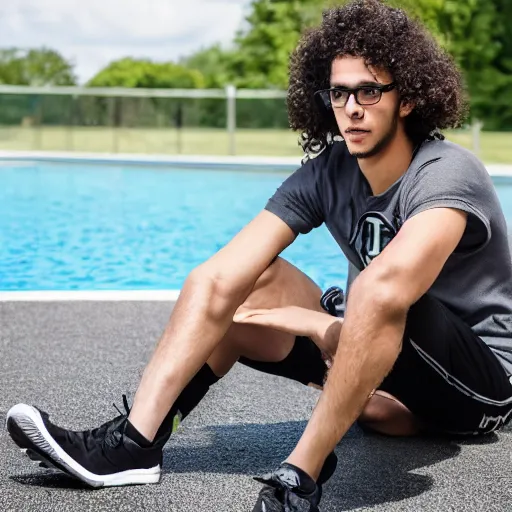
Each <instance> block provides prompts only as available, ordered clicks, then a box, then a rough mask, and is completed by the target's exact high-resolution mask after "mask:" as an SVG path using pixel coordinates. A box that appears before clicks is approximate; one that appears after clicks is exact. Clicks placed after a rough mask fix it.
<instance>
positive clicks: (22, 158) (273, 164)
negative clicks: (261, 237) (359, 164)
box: [0, 151, 512, 177]
mask: <svg viewBox="0 0 512 512" xmlns="http://www.w3.org/2000/svg"><path fill="white" fill-rule="evenodd" d="M0 162H61V163H66V162H67V163H81V162H89V163H95V164H123V165H153V166H176V167H181V168H194V167H195V168H198V167H199V168H202V169H220V168H222V169H224V170H227V169H236V168H244V169H251V170H254V169H262V170H267V171H270V170H276V171H290V172H291V171H294V170H296V169H297V168H299V167H300V165H301V158H300V157H260V156H215V155H158V154H157V155H146V154H132V153H81V152H64V151H63V152H60V151H0ZM484 165H485V167H486V169H487V171H488V172H489V174H490V175H491V176H496V177H512V164H492V163H487V164H484Z"/></svg>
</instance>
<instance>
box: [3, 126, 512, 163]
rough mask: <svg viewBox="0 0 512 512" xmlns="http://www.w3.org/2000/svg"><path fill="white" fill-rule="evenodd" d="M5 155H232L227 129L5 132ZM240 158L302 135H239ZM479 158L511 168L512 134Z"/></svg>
mask: <svg viewBox="0 0 512 512" xmlns="http://www.w3.org/2000/svg"><path fill="white" fill-rule="evenodd" d="M446 135H447V138H448V139H450V140H453V141H454V142H456V143H458V144H461V145H462V146H464V147H467V148H469V149H472V135H471V132H470V131H464V130H460V131H453V132H448V133H447V134H446ZM0 150H25V151H27V150H43V151H80V152H100V153H101V152H114V153H151V154H179V153H180V154H185V155H192V154H194V155H227V154H229V140H228V136H227V133H226V132H225V131H224V130H213V129H212V130H208V129H204V130H201V129H184V130H182V131H181V133H178V132H177V131H176V130H175V129H132V128H116V129H113V128H104V127H87V128H82V127H77V128H71V129H69V128H66V127H47V126H45V127H42V128H22V127H0ZM236 154H237V155H255V156H256V155H257V156H297V157H299V156H300V155H301V151H300V148H299V146H298V145H297V135H296V134H295V133H293V132H291V131H287V130H244V129H239V130H237V132H236ZM480 157H481V158H482V160H483V161H484V162H487V163H508V164H512V133H497V132H482V133H481V137H480Z"/></svg>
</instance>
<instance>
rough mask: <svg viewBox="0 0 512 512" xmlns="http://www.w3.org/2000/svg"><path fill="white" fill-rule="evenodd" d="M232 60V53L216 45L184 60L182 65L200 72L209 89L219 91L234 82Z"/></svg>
mask: <svg viewBox="0 0 512 512" xmlns="http://www.w3.org/2000/svg"><path fill="white" fill-rule="evenodd" d="M232 60H233V52H232V51H228V50H223V49H222V48H221V46H220V45H218V44H215V45H213V46H211V47H209V48H202V49H201V50H199V51H198V52H196V53H194V54H192V55H191V56H189V57H186V58H184V59H182V60H181V61H180V64H181V65H183V66H185V67H186V68H188V69H196V70H198V71H199V72H200V73H201V74H202V75H203V77H204V81H205V86H206V87H207V88H208V89H219V88H223V87H224V86H226V85H227V84H229V83H231V81H232V80H233V75H232V72H231V62H232Z"/></svg>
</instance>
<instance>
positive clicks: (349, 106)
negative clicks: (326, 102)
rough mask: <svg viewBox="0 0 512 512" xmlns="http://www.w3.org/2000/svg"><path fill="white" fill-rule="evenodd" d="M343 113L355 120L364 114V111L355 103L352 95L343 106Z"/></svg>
mask: <svg viewBox="0 0 512 512" xmlns="http://www.w3.org/2000/svg"><path fill="white" fill-rule="evenodd" d="M345 112H346V113H347V116H348V117H350V118H356V119H359V118H361V117H362V115H363V113H364V109H363V107H361V105H359V104H358V103H357V101H356V97H355V95H354V93H352V94H351V95H350V96H349V97H348V100H347V103H346V104H345Z"/></svg>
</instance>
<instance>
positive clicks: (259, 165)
mask: <svg viewBox="0 0 512 512" xmlns="http://www.w3.org/2000/svg"><path fill="white" fill-rule="evenodd" d="M36 162H51V163H84V162H87V163H93V164H115V165H137V166H145V165H148V166H151V167H154V166H159V167H167V168H168V167H176V168H180V169H184V168H185V169H186V168H194V169H197V168H201V169H211V170H215V169H217V170H218V169H223V170H227V169H237V170H245V171H248V170H253V171H254V170H257V171H262V172H264V171H267V172H283V173H287V172H293V171H294V170H295V169H297V168H298V167H299V166H300V158H299V157H297V158H295V157H250V156H247V157H246V156H204V155H198V156H193V155H192V156H190V155H187V156H185V155H146V154H109V153H77V152H51V151H0V166H1V165H2V164H7V163H9V164H12V163H17V164H26V163H36ZM486 168H487V170H488V172H489V174H490V175H491V176H493V177H510V178H512V165H505V164H486ZM178 296H179V290H134V291H130V290H128V291H110V290H98V291H28V292H27V291H20V292H17V291H14V292H0V302H67V301H105V302H117V301H121V302H125V301H131V302H140V301H142V302H146V301H154V302H174V301H176V300H177V298H178Z"/></svg>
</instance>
